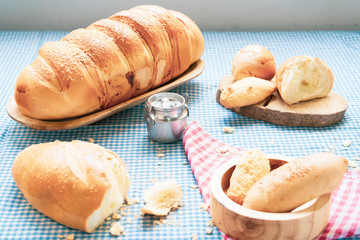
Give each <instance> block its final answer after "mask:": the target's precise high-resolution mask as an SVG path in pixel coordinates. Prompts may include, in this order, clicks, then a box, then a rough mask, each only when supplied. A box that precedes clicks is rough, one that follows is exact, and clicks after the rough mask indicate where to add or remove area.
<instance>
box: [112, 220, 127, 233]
mask: <svg viewBox="0 0 360 240" xmlns="http://www.w3.org/2000/svg"><path fill="white" fill-rule="evenodd" d="M123 232H124V226H121V225H120V223H119V222H113V223H112V224H111V227H110V234H111V235H113V236H119V235H120V234H122V233H123Z"/></svg>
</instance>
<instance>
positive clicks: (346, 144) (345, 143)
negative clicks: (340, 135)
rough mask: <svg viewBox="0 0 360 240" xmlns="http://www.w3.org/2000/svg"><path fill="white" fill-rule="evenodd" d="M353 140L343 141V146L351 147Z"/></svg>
mask: <svg viewBox="0 0 360 240" xmlns="http://www.w3.org/2000/svg"><path fill="white" fill-rule="evenodd" d="M351 143H352V142H351V140H344V141H342V145H343V146H344V147H346V148H347V147H350V145H351Z"/></svg>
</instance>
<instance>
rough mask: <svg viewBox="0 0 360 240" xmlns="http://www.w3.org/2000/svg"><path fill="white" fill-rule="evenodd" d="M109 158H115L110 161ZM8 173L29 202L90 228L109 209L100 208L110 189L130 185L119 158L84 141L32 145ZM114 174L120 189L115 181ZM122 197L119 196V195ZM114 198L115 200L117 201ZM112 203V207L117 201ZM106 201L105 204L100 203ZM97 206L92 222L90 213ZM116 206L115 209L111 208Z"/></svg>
mask: <svg viewBox="0 0 360 240" xmlns="http://www.w3.org/2000/svg"><path fill="white" fill-rule="evenodd" d="M112 162H114V163H116V164H114V166H113V165H112ZM12 173H13V178H14V180H15V183H16V185H17V186H18V188H19V189H20V191H21V192H22V193H23V194H24V196H25V198H26V199H27V200H28V202H29V203H30V204H31V205H32V206H33V207H34V208H36V209H37V210H39V211H40V212H42V213H43V214H44V215H46V216H48V217H50V218H52V219H54V220H55V221H57V222H59V223H61V224H64V225H66V226H69V227H71V228H75V229H79V230H82V231H86V232H92V231H94V230H95V228H96V227H97V226H98V225H99V224H100V223H101V222H102V221H103V220H104V218H105V217H107V216H108V215H109V214H111V212H109V210H110V207H108V206H106V207H107V208H109V209H105V210H104V209H103V208H104V206H105V205H106V204H107V203H104V202H105V201H108V199H106V195H107V194H109V192H111V191H123V192H122V193H121V194H120V195H122V196H119V197H120V198H121V197H122V198H123V199H124V198H125V197H126V193H127V191H128V188H129V177H128V174H127V171H126V167H125V164H124V162H123V161H122V159H121V158H119V157H118V156H117V155H116V154H114V153H112V152H110V151H108V150H105V149H104V148H102V147H100V146H98V145H96V144H91V143H87V142H81V141H73V142H59V141H57V142H51V143H44V144H38V145H32V146H30V147H28V148H26V149H24V150H23V151H21V152H20V153H19V154H18V156H17V157H16V159H15V161H14V164H13V168H12ZM115 174H119V175H122V176H121V178H122V179H121V180H120V178H119V180H120V181H119V182H118V183H116V184H121V185H122V186H121V190H120V189H119V190H115V189H113V190H112V189H111V188H114V187H118V186H117V185H116V186H114V180H113V178H114V175H115ZM119 201H120V202H121V203H122V200H121V199H119ZM120 202H119V203H120ZM119 203H117V207H120V206H121V203H120V205H119ZM104 204H105V205H104ZM98 209H100V212H102V211H103V212H102V214H99V217H98V219H97V222H96V223H95V225H93V223H90V222H89V221H92V220H89V219H90V218H91V215H92V214H93V213H94V212H95V211H96V210H98ZM116 210H117V209H116Z"/></svg>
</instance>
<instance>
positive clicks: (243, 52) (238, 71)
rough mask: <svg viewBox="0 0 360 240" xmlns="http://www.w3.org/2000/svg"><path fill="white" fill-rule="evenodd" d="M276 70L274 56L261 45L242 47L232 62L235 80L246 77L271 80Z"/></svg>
mask: <svg viewBox="0 0 360 240" xmlns="http://www.w3.org/2000/svg"><path fill="white" fill-rule="evenodd" d="M275 72H276V63H275V59H274V56H273V55H272V54H271V52H270V51H269V50H268V49H267V48H265V47H263V46H260V45H249V46H246V47H244V48H242V49H240V51H239V52H238V53H237V54H236V55H235V57H234V60H233V62H232V75H233V77H234V79H235V80H240V79H243V78H246V77H257V78H261V79H266V80H271V79H272V78H273V77H274V75H275Z"/></svg>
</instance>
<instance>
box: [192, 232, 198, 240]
mask: <svg viewBox="0 0 360 240" xmlns="http://www.w3.org/2000/svg"><path fill="white" fill-rule="evenodd" d="M191 239H192V240H199V238H198V236H197V234H196V233H193V234H191Z"/></svg>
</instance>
